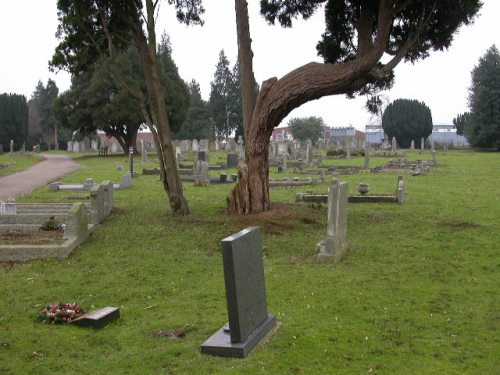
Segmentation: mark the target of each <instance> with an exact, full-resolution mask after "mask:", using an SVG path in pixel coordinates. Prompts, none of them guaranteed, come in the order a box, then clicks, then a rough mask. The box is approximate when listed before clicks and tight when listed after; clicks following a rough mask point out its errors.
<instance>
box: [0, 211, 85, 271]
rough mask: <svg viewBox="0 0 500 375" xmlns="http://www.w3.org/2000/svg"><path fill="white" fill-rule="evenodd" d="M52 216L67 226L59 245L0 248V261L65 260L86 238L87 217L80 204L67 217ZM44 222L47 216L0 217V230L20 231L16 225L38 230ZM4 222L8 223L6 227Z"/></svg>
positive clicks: (7, 246) (64, 215) (1, 246)
mask: <svg viewBox="0 0 500 375" xmlns="http://www.w3.org/2000/svg"><path fill="white" fill-rule="evenodd" d="M51 216H54V219H55V220H57V221H58V222H61V223H64V224H65V225H66V228H65V229H64V234H63V240H64V243H63V244H62V245H0V261H1V262H19V261H29V260H33V259H42V258H65V257H67V256H68V255H69V254H71V252H72V251H73V250H74V249H75V248H76V247H77V246H78V245H80V244H81V243H82V242H83V241H85V240H86V239H87V237H88V236H89V230H88V222H87V213H86V209H85V207H84V204H83V203H75V204H73V205H72V206H71V208H70V209H69V211H68V212H67V213H66V214H57V215H51ZM47 219H48V216H47V215H2V216H0V221H1V222H0V230H3V229H7V228H8V229H10V228H12V227H17V228H19V227H20V226H19V224H23V225H26V226H31V227H33V226H35V225H36V226H38V227H40V226H41V225H42V224H43V223H44V222H45V221H47ZM5 221H8V224H5ZM13 221H14V222H15V223H13ZM13 224H14V225H13ZM31 230H32V229H31Z"/></svg>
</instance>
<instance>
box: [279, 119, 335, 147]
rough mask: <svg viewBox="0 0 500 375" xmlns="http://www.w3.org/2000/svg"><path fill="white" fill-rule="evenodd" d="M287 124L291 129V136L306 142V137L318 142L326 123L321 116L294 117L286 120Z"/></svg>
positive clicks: (314, 142)
mask: <svg viewBox="0 0 500 375" xmlns="http://www.w3.org/2000/svg"><path fill="white" fill-rule="evenodd" d="M288 126H289V127H290V128H291V130H292V135H293V138H295V139H297V140H298V141H301V142H306V141H307V140H308V139H310V140H311V142H312V143H313V144H316V143H318V141H319V140H320V138H323V136H324V134H325V128H326V124H325V122H324V121H323V119H322V118H321V117H315V116H309V117H301V118H298V117H294V118H292V119H291V120H290V121H288Z"/></svg>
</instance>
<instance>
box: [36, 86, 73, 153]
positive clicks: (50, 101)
mask: <svg viewBox="0 0 500 375" xmlns="http://www.w3.org/2000/svg"><path fill="white" fill-rule="evenodd" d="M58 95H59V88H58V87H57V85H56V83H55V82H54V81H53V80H52V79H50V78H49V80H48V81H47V84H46V85H45V86H44V85H43V83H42V81H38V84H37V85H36V87H35V91H34V92H33V94H32V96H31V99H30V102H29V105H30V106H33V107H34V111H32V113H33V114H34V116H33V117H34V118H30V131H31V134H30V136H31V138H36V139H38V140H39V142H40V141H41V142H40V143H41V144H42V148H43V149H49V150H50V149H51V148H54V149H58V148H59V141H62V140H64V141H66V140H68V139H67V137H68V132H65V131H62V132H60V129H59V121H58V120H57V119H56V117H55V115H54V103H55V101H56V99H57V97H58ZM60 135H62V139H61V137H60Z"/></svg>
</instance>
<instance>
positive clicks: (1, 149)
mask: <svg viewBox="0 0 500 375" xmlns="http://www.w3.org/2000/svg"><path fill="white" fill-rule="evenodd" d="M0 155H3V145H2V144H0Z"/></svg>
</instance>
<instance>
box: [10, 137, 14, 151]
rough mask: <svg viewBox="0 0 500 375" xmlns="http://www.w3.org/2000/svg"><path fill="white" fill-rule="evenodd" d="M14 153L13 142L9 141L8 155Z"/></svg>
mask: <svg viewBox="0 0 500 375" xmlns="http://www.w3.org/2000/svg"><path fill="white" fill-rule="evenodd" d="M13 152H14V140H13V139H11V140H10V153H11V154H12V153H13Z"/></svg>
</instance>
